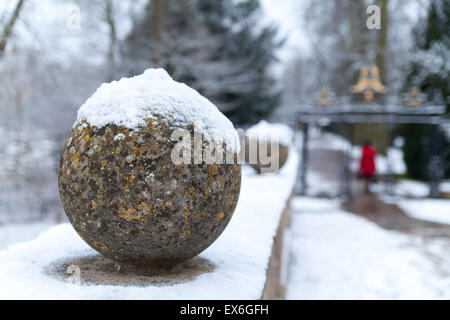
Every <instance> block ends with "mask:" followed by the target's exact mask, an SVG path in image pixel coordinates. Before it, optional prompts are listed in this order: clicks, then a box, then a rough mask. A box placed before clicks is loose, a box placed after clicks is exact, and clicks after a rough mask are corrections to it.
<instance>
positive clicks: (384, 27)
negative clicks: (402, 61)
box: [375, 0, 389, 84]
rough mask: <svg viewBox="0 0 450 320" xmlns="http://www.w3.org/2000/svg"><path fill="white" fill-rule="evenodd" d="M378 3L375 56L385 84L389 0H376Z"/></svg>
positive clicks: (386, 77) (386, 76)
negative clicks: (378, 19) (379, 19)
mask: <svg viewBox="0 0 450 320" xmlns="http://www.w3.org/2000/svg"><path fill="white" fill-rule="evenodd" d="M378 5H379V6H380V9H381V10H380V13H381V30H379V31H378V32H379V35H378V41H377V56H376V58H375V59H376V60H375V61H376V64H377V66H378V69H379V70H380V79H381V81H382V82H383V83H384V84H386V82H387V79H388V75H387V68H386V59H387V51H388V40H389V39H388V34H389V33H388V32H389V15H388V5H389V0H378Z"/></svg>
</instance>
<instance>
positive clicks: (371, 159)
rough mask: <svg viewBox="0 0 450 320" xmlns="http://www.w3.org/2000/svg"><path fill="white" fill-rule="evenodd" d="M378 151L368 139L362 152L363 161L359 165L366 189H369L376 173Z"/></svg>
mask: <svg viewBox="0 0 450 320" xmlns="http://www.w3.org/2000/svg"><path fill="white" fill-rule="evenodd" d="M376 155H377V151H376V150H375V148H374V147H372V144H371V143H370V141H367V142H366V143H365V144H364V146H363V148H362V154H361V163H360V167H359V173H360V175H361V177H362V178H363V179H364V180H365V190H366V192H368V191H369V184H370V182H371V181H372V180H373V179H374V177H375V174H376V166H375V157H376Z"/></svg>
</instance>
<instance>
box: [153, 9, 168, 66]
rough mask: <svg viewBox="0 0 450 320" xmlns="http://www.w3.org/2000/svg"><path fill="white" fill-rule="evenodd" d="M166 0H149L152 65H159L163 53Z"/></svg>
mask: <svg viewBox="0 0 450 320" xmlns="http://www.w3.org/2000/svg"><path fill="white" fill-rule="evenodd" d="M168 2H169V1H168V0H151V6H150V10H151V16H150V41H151V53H150V57H151V61H152V63H153V65H154V66H161V63H162V57H163V53H164V44H163V33H164V31H165V24H166V23H165V22H166V19H167V9H168Z"/></svg>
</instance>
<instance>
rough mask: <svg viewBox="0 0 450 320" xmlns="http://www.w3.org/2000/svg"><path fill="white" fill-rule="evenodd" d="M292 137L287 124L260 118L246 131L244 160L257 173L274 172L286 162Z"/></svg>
mask: <svg viewBox="0 0 450 320" xmlns="http://www.w3.org/2000/svg"><path fill="white" fill-rule="evenodd" d="M292 139H293V132H292V130H291V129H290V128H289V127H288V126H287V125H285V124H282V123H268V122H267V121H264V120H262V121H260V122H259V123H258V124H256V125H254V126H253V127H251V128H250V129H248V130H247V132H246V136H245V162H246V163H248V164H249V165H250V166H251V167H252V168H253V169H255V170H256V171H257V172H258V173H259V174H261V173H275V172H277V171H278V170H279V169H281V168H282V167H283V166H284V164H285V163H286V161H287V159H288V156H289V146H290V145H291V144H292ZM261 148H265V150H264V149H261Z"/></svg>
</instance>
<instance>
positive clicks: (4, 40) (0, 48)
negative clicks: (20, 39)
mask: <svg viewBox="0 0 450 320" xmlns="http://www.w3.org/2000/svg"><path fill="white" fill-rule="evenodd" d="M24 3H25V0H19V2H17V4H16V8H15V9H14V12H13V14H12V16H11V19H9V21H8V23H7V24H6V25H5V27H4V29H3V33H2V36H1V38H0V58H1V57H2V56H3V53H4V52H5V49H6V45H7V44H8V40H9V38H10V36H11V32H12V29H13V27H14V25H15V23H16V21H17V19H18V18H19V15H20V10H21V9H22V7H23V4H24Z"/></svg>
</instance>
